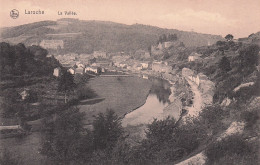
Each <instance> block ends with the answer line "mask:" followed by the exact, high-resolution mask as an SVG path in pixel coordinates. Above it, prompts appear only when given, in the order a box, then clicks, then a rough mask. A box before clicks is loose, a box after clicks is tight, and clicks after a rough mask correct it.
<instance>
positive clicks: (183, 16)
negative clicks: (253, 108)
mask: <svg viewBox="0 0 260 165" xmlns="http://www.w3.org/2000/svg"><path fill="white" fill-rule="evenodd" d="M13 9H17V10H18V11H19V17H18V18H17V19H13V18H11V17H10V11H11V10H13ZM25 10H26V11H27V13H28V11H38V10H40V11H44V14H38V15H36V14H35V15H33V14H25ZM65 11H73V12H76V14H77V15H70V16H67V15H64V14H65V13H64V12H65ZM61 12H62V15H59V14H58V13H61ZM59 18H78V19H80V20H102V21H112V22H117V23H123V24H128V25H131V24H135V23H139V24H145V25H152V26H158V27H161V28H168V29H178V30H183V31H194V32H199V33H207V34H217V35H222V36H223V37H224V36H225V35H226V34H232V35H234V37H235V38H240V37H247V36H248V35H250V34H251V33H255V32H258V31H260V0H8V1H7V0H0V26H1V27H9V26H17V25H22V24H27V23H32V22H37V21H43V20H57V19H59Z"/></svg>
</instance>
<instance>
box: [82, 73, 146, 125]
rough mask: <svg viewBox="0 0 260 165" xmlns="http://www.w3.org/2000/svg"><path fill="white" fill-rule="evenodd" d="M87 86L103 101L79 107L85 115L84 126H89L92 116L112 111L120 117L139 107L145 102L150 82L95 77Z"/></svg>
mask: <svg viewBox="0 0 260 165" xmlns="http://www.w3.org/2000/svg"><path fill="white" fill-rule="evenodd" d="M89 86H90V87H91V89H93V90H94V91H95V92H96V93H97V95H98V97H100V98H103V99H104V100H103V101H101V102H98V103H96V104H93V105H80V110H81V111H82V112H85V113H86V120H85V121H86V122H85V123H86V124H91V122H92V121H93V115H97V114H98V113H100V112H101V113H104V112H105V111H106V110H107V109H112V110H114V111H115V112H116V114H117V115H118V116H120V117H123V116H124V115H125V114H126V113H129V112H131V111H132V110H134V109H136V108H138V107H140V106H141V105H143V104H144V103H145V101H146V97H147V95H148V94H149V90H150V88H151V82H150V81H149V80H145V79H142V78H139V77H96V78H94V79H92V80H90V81H89Z"/></svg>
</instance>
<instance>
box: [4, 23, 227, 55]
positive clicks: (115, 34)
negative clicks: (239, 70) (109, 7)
mask: <svg viewBox="0 0 260 165" xmlns="http://www.w3.org/2000/svg"><path fill="white" fill-rule="evenodd" d="M1 32H2V33H1V40H2V41H6V42H10V43H14V44H17V43H19V42H23V43H24V44H25V45H32V44H39V42H40V41H41V40H43V39H61V40H63V41H64V51H65V52H78V53H88V52H92V51H93V50H104V51H107V52H118V51H127V52H132V51H136V50H138V49H143V50H147V48H148V46H150V45H153V44H155V43H156V41H157V39H158V37H159V36H160V35H162V34H170V33H171V34H177V36H178V39H179V40H180V41H181V42H183V43H184V44H185V46H186V47H197V46H204V45H208V43H210V44H214V43H215V42H216V41H219V40H223V38H222V37H221V36H217V35H210V34H201V33H195V32H185V31H179V30H175V29H163V28H159V27H155V26H148V25H141V24H134V25H125V24H119V23H113V22H105V21H82V20H77V19H59V20H57V21H42V22H36V23H31V24H25V25H20V26H16V27H8V28H2V29H1Z"/></svg>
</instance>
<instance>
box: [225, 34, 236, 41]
mask: <svg viewBox="0 0 260 165" xmlns="http://www.w3.org/2000/svg"><path fill="white" fill-rule="evenodd" d="M233 38H234V36H233V35H232V34H228V35H226V36H225V39H226V40H227V41H232V40H233Z"/></svg>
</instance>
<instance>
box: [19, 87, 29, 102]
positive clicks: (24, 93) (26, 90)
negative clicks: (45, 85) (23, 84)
mask: <svg viewBox="0 0 260 165" xmlns="http://www.w3.org/2000/svg"><path fill="white" fill-rule="evenodd" d="M20 95H21V97H22V100H25V99H26V98H28V97H29V95H30V93H29V89H25V90H24V91H22V92H21V93H20Z"/></svg>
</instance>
